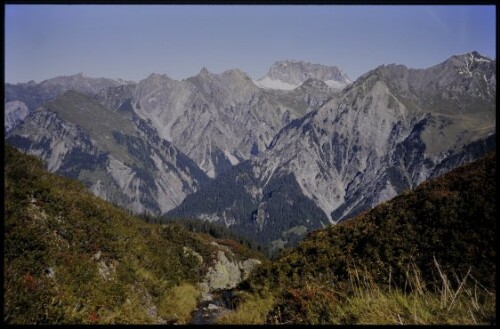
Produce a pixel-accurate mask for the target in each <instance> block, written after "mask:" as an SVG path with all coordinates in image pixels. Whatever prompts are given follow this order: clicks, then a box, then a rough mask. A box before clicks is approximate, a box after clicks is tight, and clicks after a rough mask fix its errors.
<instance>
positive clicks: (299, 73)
mask: <svg viewBox="0 0 500 329" xmlns="http://www.w3.org/2000/svg"><path fill="white" fill-rule="evenodd" d="M310 78H314V79H318V80H321V81H323V82H325V83H326V84H327V85H328V86H329V87H331V88H334V89H342V88H344V87H345V86H346V85H348V84H349V83H351V80H350V79H349V78H348V77H347V75H346V74H345V73H344V72H343V71H342V70H341V69H340V68H339V67H338V66H325V65H321V64H312V63H309V62H305V61H296V60H281V61H277V62H275V63H274V64H273V65H271V67H270V68H269V71H268V73H267V75H266V76H264V77H263V78H261V79H259V80H257V81H255V83H256V84H257V85H258V86H259V87H261V88H266V89H282V90H291V89H294V88H297V87H298V86H300V85H301V84H302V83H304V82H305V81H306V80H308V79H310Z"/></svg>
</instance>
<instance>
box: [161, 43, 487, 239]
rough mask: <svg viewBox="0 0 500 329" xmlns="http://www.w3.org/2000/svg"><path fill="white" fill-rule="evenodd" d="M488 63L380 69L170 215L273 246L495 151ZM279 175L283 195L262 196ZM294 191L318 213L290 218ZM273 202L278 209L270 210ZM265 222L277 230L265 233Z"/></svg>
mask: <svg viewBox="0 0 500 329" xmlns="http://www.w3.org/2000/svg"><path fill="white" fill-rule="evenodd" d="M471 63H472V64H471ZM495 67H496V64H495V61H492V60H489V59H487V58H484V57H482V56H480V55H479V54H477V53H471V54H465V55H461V56H456V57H452V58H451V59H449V60H447V61H445V62H444V63H442V64H439V65H437V66H434V67H431V68H429V69H425V70H411V69H410V70H408V69H406V68H405V67H403V66H397V65H389V66H382V67H379V68H377V69H375V70H373V71H371V72H369V73H367V74H365V75H364V76H362V77H361V78H359V79H358V80H357V81H356V82H355V83H353V84H352V85H350V86H348V87H347V88H346V89H344V90H343V91H342V93H341V94H340V95H339V96H338V97H336V98H333V99H332V100H330V101H329V102H328V103H326V104H325V105H324V106H322V107H321V108H320V109H319V110H317V111H312V112H310V113H309V114H307V115H306V116H304V117H303V118H300V119H296V120H294V121H292V122H291V123H290V124H289V125H288V126H286V127H285V128H283V129H282V130H281V131H280V133H279V134H278V135H277V136H276V138H275V139H274V140H273V141H272V142H271V144H270V146H269V150H267V151H266V152H264V153H263V154H261V155H260V156H259V157H258V158H257V159H254V160H252V161H251V162H249V163H246V164H245V165H243V164H241V165H240V166H238V167H237V168H235V169H234V170H233V171H232V172H231V173H230V174H228V175H226V176H224V177H222V178H221V179H220V180H219V181H217V182H213V183H212V184H209V185H207V186H206V187H205V188H204V189H202V190H200V191H199V192H198V193H195V194H193V195H190V196H188V197H187V198H186V200H185V201H184V202H183V204H182V205H181V206H179V207H178V208H176V209H174V210H173V211H172V212H171V213H172V214H175V215H177V216H179V215H183V214H189V215H190V216H198V217H202V218H206V219H210V220H213V221H221V222H224V223H226V225H232V227H233V229H234V230H236V231H240V232H248V233H247V234H248V235H250V236H254V237H256V238H257V239H264V241H266V242H270V241H274V242H275V243H279V241H280V239H281V240H285V242H286V240H287V239H284V234H285V232H289V231H285V230H286V227H288V229H290V230H292V231H294V232H301V230H299V228H301V226H305V227H306V228H307V229H308V230H310V229H312V228H316V227H318V226H321V225H323V224H326V223H327V222H331V223H336V222H338V221H341V220H344V219H346V218H349V217H351V216H353V215H355V214H357V213H359V212H361V211H363V210H366V209H369V208H371V207H373V206H375V205H377V204H379V203H381V202H383V201H386V200H388V199H390V198H392V197H394V196H396V195H397V194H398V193H401V192H402V191H404V190H405V189H411V188H414V187H415V186H416V185H417V184H419V183H420V182H422V181H423V180H425V179H428V178H429V177H432V176H434V175H437V174H441V173H444V172H446V171H449V170H450V169H453V168H454V167H455V166H457V165H459V164H461V163H462V162H463V161H469V160H472V159H474V158H475V157H477V156H480V155H482V154H484V152H486V151H488V150H490V149H491V148H494V145H495V143H494V136H495V128H494V123H495V118H496V114H495V109H496V107H495V93H496V83H495V79H496V78H495V74H494V72H495ZM467 68H468V70H469V71H466V69H467ZM464 72H465V73H464ZM481 88H483V89H481ZM473 145H475V146H473ZM283 177H287V179H286V180H282V183H281V184H280V188H279V189H280V190H282V191H283V190H285V191H287V192H286V193H281V194H276V190H273V192H274V193H271V195H270V194H269V193H266V190H267V189H268V188H269V186H270V183H271V182H273V181H275V180H276V179H278V178H283ZM221 189H224V190H230V191H240V192H238V193H234V194H232V195H230V196H228V198H227V200H226V199H224V195H225V194H224V193H217V192H219V191H221ZM211 195H216V197H211ZM299 195H300V196H301V197H302V198H303V200H304V203H303V205H302V206H300V207H299V208H298V209H304V208H305V206H304V204H307V202H306V201H305V200H309V201H310V203H312V204H313V205H312V207H310V206H307V207H310V209H311V210H309V211H308V212H312V211H315V212H318V210H319V212H321V213H323V214H324V216H315V219H309V218H308V217H307V216H306V215H301V217H302V218H301V219H299V218H294V217H293V215H291V217H290V215H289V214H288V213H287V212H286V210H287V209H290V207H291V206H292V207H293V204H294V202H296V201H297V200H299V199H300V198H298V196H299ZM240 196H242V198H241V199H240ZM278 196H279V197H278ZM221 198H222V200H223V201H220V199H221ZM216 199H217V200H219V201H216ZM202 200H205V201H204V202H203V201H202ZM214 204H217V206H214ZM270 204H273V208H278V209H280V210H279V211H278V213H276V212H273V213H271V208H270ZM312 209H314V210H312ZM277 217H278V218H277ZM279 217H281V218H280V219H279ZM271 222H273V223H272V224H271ZM275 222H281V223H282V224H281V225H280V226H276V224H274V223H275ZM266 224H269V229H268V230H266V233H267V234H263V233H262V231H261V229H262V227H266ZM270 227H272V228H273V229H276V231H275V232H272V233H270V234H269V232H270V231H271V229H270ZM278 227H279V229H277V228H278Z"/></svg>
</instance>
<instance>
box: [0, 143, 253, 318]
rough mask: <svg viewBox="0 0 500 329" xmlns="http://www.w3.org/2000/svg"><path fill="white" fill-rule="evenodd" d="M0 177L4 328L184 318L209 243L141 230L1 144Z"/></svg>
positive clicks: (184, 233) (213, 249)
mask: <svg viewBox="0 0 500 329" xmlns="http://www.w3.org/2000/svg"><path fill="white" fill-rule="evenodd" d="M4 175H5V182H4V191H5V199H4V202H5V210H4V230H5V235H4V264H3V265H4V287H3V289H4V322H6V323H9V324H43V323H51V324H52V323H138V324H144V323H186V322H187V321H188V320H189V317H190V313H191V312H192V310H193V309H194V308H195V306H196V301H197V298H198V295H199V291H198V289H197V286H196V283H197V282H200V281H201V278H202V276H203V275H204V274H205V273H206V272H207V269H208V267H209V266H210V265H212V263H211V262H213V260H214V258H215V255H216V254H217V250H218V249H217V248H218V247H217V245H214V244H211V242H213V241H214V239H213V238H211V237H210V236H208V235H206V234H199V233H193V232H189V231H188V230H186V229H185V228H184V227H183V226H181V225H179V224H167V225H159V224H157V225H155V224H148V223H145V222H144V221H142V220H140V219H137V218H136V217H133V216H131V215H130V214H129V213H127V212H125V211H123V210H121V209H119V208H116V207H114V206H112V205H110V204H109V203H107V202H105V201H103V200H102V199H99V198H97V197H95V196H93V195H92V194H91V193H89V192H88V191H87V190H86V188H85V187H84V186H83V185H82V184H80V183H78V182H76V181H73V180H70V179H67V178H64V177H60V176H56V175H53V174H50V173H48V172H47V171H45V170H44V168H43V165H42V163H41V161H40V160H38V159H37V158H36V157H33V156H29V155H25V154H22V153H20V152H19V151H17V150H16V149H14V148H12V147H10V146H8V145H7V146H6V147H5V166H4ZM218 242H219V243H220V244H225V245H226V246H234V247H235V248H236V249H242V247H241V246H239V245H237V244H236V243H234V242H231V241H229V242H227V241H218ZM186 248H189V249H191V250H193V251H195V252H196V253H198V254H199V255H201V256H202V258H203V261H202V262H200V260H199V257H198V256H197V255H196V254H195V253H193V252H191V251H190V250H189V249H186ZM243 249H244V248H243ZM243 251H244V254H245V255H252V256H253V257H254V258H255V257H257V258H258V257H259V256H258V255H257V254H256V253H255V252H251V251H248V250H243ZM236 256H238V254H237V255H236Z"/></svg>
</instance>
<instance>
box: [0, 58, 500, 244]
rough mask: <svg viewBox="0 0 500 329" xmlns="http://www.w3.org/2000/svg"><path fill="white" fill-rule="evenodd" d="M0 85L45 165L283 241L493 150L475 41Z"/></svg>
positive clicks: (491, 98)
mask: <svg viewBox="0 0 500 329" xmlns="http://www.w3.org/2000/svg"><path fill="white" fill-rule="evenodd" d="M266 81H267V82H269V81H271V82H272V83H267V84H266ZM284 85H289V86H288V87H290V86H293V89H291V87H290V88H288V87H287V88H282V87H283V86H284ZM287 89H289V90H287ZM5 91H6V98H5V101H6V113H5V114H6V121H5V130H6V141H7V143H10V144H12V145H14V146H16V147H17V148H19V149H21V150H23V151H25V152H29V153H32V154H35V155H38V156H40V157H41V158H43V159H44V160H45V161H47V164H48V168H49V170H51V171H53V172H58V173H61V174H64V175H67V176H70V177H74V178H78V179H79V180H81V181H83V182H84V183H85V184H86V186H87V187H88V188H89V189H91V190H92V191H93V192H94V193H95V194H96V195H98V196H101V197H103V198H105V199H107V200H110V201H112V202H114V203H116V204H119V205H121V206H124V207H126V208H128V209H130V210H131V211H134V212H138V213H141V212H147V213H152V214H157V215H165V214H166V215H167V216H175V217H196V218H202V219H205V220H209V221H213V222H218V223H223V224H225V225H226V226H228V227H229V228H230V229H232V230H233V231H235V232H239V233H242V234H246V235H247V236H250V237H252V238H254V239H257V240H259V241H261V242H265V243H268V244H271V245H272V246H274V247H276V248H280V247H283V246H285V245H287V244H288V245H293V244H295V243H297V242H298V241H299V240H300V239H301V238H302V237H303V235H304V234H305V233H306V232H308V231H311V230H314V229H317V228H320V227H323V226H325V225H327V224H329V223H338V222H340V221H343V220H345V219H347V218H349V217H351V216H353V215H356V214H358V213H360V212H362V211H364V210H367V209H369V208H371V207H373V206H375V205H377V204H379V203H381V202H383V201H385V200H388V199H390V198H392V197H394V196H396V195H397V194H399V193H401V192H403V191H404V190H406V189H412V188H414V187H415V186H417V185H418V184H419V183H421V182H422V181H424V180H426V179H428V178H431V177H434V176H437V175H440V174H442V173H445V172H447V171H449V170H451V169H453V168H454V167H456V166H458V165H460V164H461V163H464V162H468V161H471V160H473V159H475V158H477V157H479V156H481V155H483V154H485V153H486V152H487V151H489V150H491V149H493V148H494V147H495V134H496V130H495V122H496V113H495V111H496V105H495V104H496V61H495V60H491V59H489V58H487V57H484V56H482V55H480V54H478V53H477V52H472V53H467V54H462V55H457V56H453V57H451V58H449V59H447V60H446V61H444V62H443V63H440V64H437V65H435V66H432V67H430V68H427V69H410V68H407V67H405V66H403V65H395V64H392V65H382V66H380V67H377V68H375V69H374V70H372V71H369V72H367V73H365V74H364V75H362V76H361V77H359V78H358V79H356V81H354V82H352V81H350V80H349V79H348V77H347V75H345V74H344V73H343V72H342V71H341V70H340V69H339V68H338V67H327V66H322V65H319V64H310V63H305V62H296V61H281V62H277V63H275V64H273V66H272V67H271V69H270V70H269V73H268V74H267V75H266V77H264V78H262V79H260V80H257V81H252V79H251V78H250V77H248V76H247V75H246V74H245V73H244V72H242V71H240V70H237V69H235V70H228V71H225V72H223V73H220V74H214V73H211V72H209V71H208V70H207V69H205V68H204V69H202V70H201V71H200V73H199V74H198V75H196V76H194V77H190V78H187V79H184V80H180V81H179V80H173V79H171V78H169V77H168V76H167V75H160V74H151V75H150V76H149V77H147V78H146V79H144V80H141V81H139V82H137V83H135V82H131V81H123V80H113V79H92V78H86V77H84V76H82V75H81V74H80V75H76V76H71V77H59V78H55V79H51V80H47V81H44V82H42V83H39V84H36V83H34V82H29V83H27V84H17V85H11V84H6V86H5Z"/></svg>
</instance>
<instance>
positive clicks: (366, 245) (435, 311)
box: [222, 153, 496, 324]
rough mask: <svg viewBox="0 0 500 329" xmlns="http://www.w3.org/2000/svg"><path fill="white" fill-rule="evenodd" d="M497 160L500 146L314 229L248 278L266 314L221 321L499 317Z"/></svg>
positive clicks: (418, 321)
mask: <svg viewBox="0 0 500 329" xmlns="http://www.w3.org/2000/svg"><path fill="white" fill-rule="evenodd" d="M495 168H496V155H495V154H494V153H493V154H490V155H488V156H487V157H485V158H483V159H481V160H478V161H475V162H473V163H470V164H467V165H464V166H462V167H460V168H457V169H456V170H454V171H452V172H450V173H448V174H446V175H444V176H441V177H439V178H436V179H432V180H429V181H427V182H425V183H423V184H421V185H420V186H418V187H417V188H416V189H415V190H414V191H407V192H405V193H403V194H402V195H400V196H398V197H396V198H394V199H392V200H390V201H388V202H386V203H384V204H382V205H379V206H377V207H376V208H374V209H372V210H371V211H368V212H365V213H363V214H361V215H359V216H357V217H355V218H352V219H350V220H348V221H345V222H343V223H341V224H339V225H336V226H331V227H328V228H326V229H322V230H318V231H315V232H312V233H311V234H309V235H308V237H306V239H305V240H304V241H302V242H301V243H300V244H299V246H298V247H297V248H294V249H291V250H288V251H286V252H285V253H284V254H283V255H282V256H281V257H280V258H279V259H278V260H277V261H276V262H274V263H273V264H270V265H268V266H263V267H261V268H260V269H259V271H258V273H257V275H255V276H254V277H253V278H252V279H251V280H250V282H248V283H247V284H246V285H245V286H244V288H245V289H246V290H247V293H249V295H248V297H247V300H248V301H247V303H250V304H253V305H261V306H262V307H264V308H265V310H264V311H262V310H261V312H260V314H261V316H260V317H259V318H258V319H259V320H258V321H255V317H253V318H251V319H248V318H246V317H245V316H244V313H245V312H247V313H248V311H245V312H237V313H236V314H232V315H228V316H227V317H226V318H224V319H222V322H224V323H228V322H239V323H248V322H251V323H254V322H260V323H262V322H266V321H267V322H271V323H309V324H314V323H348V324H352V323H372V324H373V323H376V324H380V323H389V324H398V323H400V324H401V323H404V324H408V323H413V324H429V323H433V324H435V323H460V324H474V323H491V322H494V321H495V311H496V308H495V291H496V287H495V281H496V248H495V247H494V245H495V234H496V183H495V178H496V171H495ZM270 299H271V300H274V302H273V303H272V304H269V300H270ZM245 305H246V304H245V303H242V306H241V310H244V309H245ZM254 309H258V307H254Z"/></svg>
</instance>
